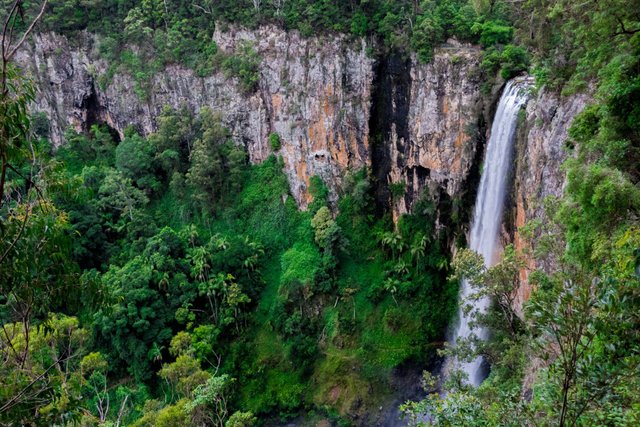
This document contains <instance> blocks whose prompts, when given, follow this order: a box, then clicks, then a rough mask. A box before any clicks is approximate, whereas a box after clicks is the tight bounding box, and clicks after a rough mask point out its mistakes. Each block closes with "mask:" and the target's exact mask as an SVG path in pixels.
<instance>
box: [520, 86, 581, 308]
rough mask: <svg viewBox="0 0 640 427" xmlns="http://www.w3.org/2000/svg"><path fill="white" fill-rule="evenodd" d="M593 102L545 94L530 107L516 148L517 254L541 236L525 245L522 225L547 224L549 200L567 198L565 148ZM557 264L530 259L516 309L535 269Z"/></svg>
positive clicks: (528, 290) (522, 274)
mask: <svg viewBox="0 0 640 427" xmlns="http://www.w3.org/2000/svg"><path fill="white" fill-rule="evenodd" d="M590 100H591V97H590V96H589V95H588V94H577V95H573V96H570V97H561V96H560V95H559V94H556V93H551V92H547V91H545V90H542V91H541V92H540V93H539V94H538V95H537V97H536V98H534V99H532V100H531V101H529V103H528V105H527V109H526V119H525V121H524V123H523V124H522V129H521V132H520V135H519V138H518V144H517V153H516V159H517V160H516V162H517V166H516V173H515V175H516V176H515V187H514V197H513V199H514V206H513V207H512V210H513V213H512V215H511V218H512V220H513V222H514V224H513V226H514V227H513V229H514V233H513V241H514V245H515V247H516V249H518V250H523V249H529V250H531V249H535V245H536V240H537V239H536V237H539V236H533V239H532V241H531V242H525V240H524V239H523V238H522V236H521V234H520V232H518V227H522V226H523V225H525V224H526V223H528V222H529V221H531V220H534V219H537V220H544V219H545V218H546V212H545V209H544V206H543V202H544V200H545V198H547V197H549V196H555V197H560V196H561V195H562V192H563V190H564V185H565V180H566V176H565V173H564V172H563V171H562V169H561V165H562V163H563V162H564V161H565V160H566V158H567V153H566V152H565V150H564V147H565V141H566V139H567V136H568V135H567V131H568V129H569V127H570V126H571V123H572V122H573V119H574V118H575V117H576V115H578V114H579V113H580V112H581V111H582V110H583V109H584V107H585V106H586V105H587V104H588V103H589V101H590ZM529 245H533V246H534V247H529ZM555 262H556V260H554V259H553V258H552V257H545V258H544V259H541V260H539V261H537V262H535V261H534V260H533V259H529V260H528V261H527V266H526V268H524V269H523V270H522V271H521V272H520V286H519V288H518V289H517V298H516V308H517V310H518V311H519V312H520V313H522V306H523V304H524V302H526V301H527V300H528V299H529V296H530V295H531V291H532V288H531V286H530V284H529V280H528V278H529V273H530V272H531V271H533V270H534V269H542V270H544V271H552V269H553V268H554V265H555Z"/></svg>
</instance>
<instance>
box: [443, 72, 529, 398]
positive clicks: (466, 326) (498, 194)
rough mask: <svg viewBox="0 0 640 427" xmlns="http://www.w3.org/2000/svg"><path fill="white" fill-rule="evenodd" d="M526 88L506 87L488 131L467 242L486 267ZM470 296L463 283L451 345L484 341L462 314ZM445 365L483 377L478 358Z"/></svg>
mask: <svg viewBox="0 0 640 427" xmlns="http://www.w3.org/2000/svg"><path fill="white" fill-rule="evenodd" d="M527 87H528V82H527V80H526V79H515V80H511V81H509V82H508V83H507V85H506V87H505V89H504V92H503V93H502V97H501V98H500V102H499V104H498V110H497V111H496V115H495V117H494V120H493V125H492V127H491V136H490V138H489V143H488V145H487V154H486V157H485V161H484V170H483V172H482V178H481V180H480V187H479V189H478V195H477V197H476V205H475V211H474V213H473V220H472V226H471V235H470V238H469V247H470V249H472V250H474V251H475V252H477V253H479V254H480V255H482V256H483V258H484V263H485V265H486V266H487V267H490V266H492V265H494V264H495V263H496V262H497V261H498V259H499V256H500V254H499V252H500V250H501V247H500V244H499V243H498V232H499V227H500V223H501V222H502V213H503V208H504V200H505V194H506V191H507V190H508V186H507V177H508V176H509V171H510V169H511V163H512V151H513V142H514V140H515V133H516V125H517V121H518V111H520V108H521V107H522V106H523V105H524V104H525V103H526V102H527V98H528V94H527V92H528V91H527V90H526V89H527ZM470 294H471V286H470V284H469V283H468V282H467V281H466V280H464V281H463V282H462V284H461V287H460V303H459V306H460V308H458V324H457V327H456V329H455V331H454V332H453V335H452V337H451V340H450V341H451V343H452V344H453V345H455V344H456V343H457V342H458V340H459V339H461V338H463V339H464V338H468V337H469V336H471V334H472V333H475V335H476V336H477V337H478V338H480V339H482V340H486V339H487V338H488V334H489V331H488V330H487V328H484V327H479V326H476V327H475V328H474V329H473V331H472V329H471V327H470V322H471V320H472V319H471V316H470V315H469V314H465V312H464V311H463V310H462V307H463V305H464V304H465V302H466V301H468V298H469V295H470ZM489 304H490V301H489V299H488V298H482V299H480V300H478V301H473V310H472V312H473V311H476V310H477V311H479V312H480V313H484V312H486V310H487V308H488V307H489ZM446 365H449V367H450V368H451V367H454V368H459V369H462V370H463V371H464V372H465V373H466V374H467V376H468V378H469V383H470V384H471V385H473V386H478V385H479V384H480V383H481V382H482V380H484V378H485V376H486V374H485V372H484V369H483V363H482V358H481V357H478V358H476V359H475V360H473V361H472V362H468V363H467V362H460V361H457V360H454V361H448V362H447V364H446ZM446 365H445V366H446ZM451 365H453V366H451ZM445 369H446V368H445Z"/></svg>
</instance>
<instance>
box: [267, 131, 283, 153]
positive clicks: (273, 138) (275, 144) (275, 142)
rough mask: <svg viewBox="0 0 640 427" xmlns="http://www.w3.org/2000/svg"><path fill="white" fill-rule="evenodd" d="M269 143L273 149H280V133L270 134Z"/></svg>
mask: <svg viewBox="0 0 640 427" xmlns="http://www.w3.org/2000/svg"><path fill="white" fill-rule="evenodd" d="M269 145H270V146H271V149H272V150H273V151H278V150H279V149H280V146H281V141H280V135H278V134H277V133H275V132H272V133H271V134H269Z"/></svg>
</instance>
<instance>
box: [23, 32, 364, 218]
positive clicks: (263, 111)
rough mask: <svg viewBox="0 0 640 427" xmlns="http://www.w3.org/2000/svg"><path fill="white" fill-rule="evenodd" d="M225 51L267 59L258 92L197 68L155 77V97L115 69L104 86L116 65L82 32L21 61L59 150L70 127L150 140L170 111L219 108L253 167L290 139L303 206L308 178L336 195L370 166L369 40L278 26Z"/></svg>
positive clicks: (294, 185)
mask: <svg viewBox="0 0 640 427" xmlns="http://www.w3.org/2000/svg"><path fill="white" fill-rule="evenodd" d="M214 39H215V40H216V42H217V44H218V46H219V47H220V48H221V49H222V50H224V51H225V52H229V53H232V52H234V51H235V49H236V47H237V46H238V44H239V43H241V42H243V41H249V42H250V43H252V44H253V45H254V48H255V50H256V51H257V52H258V54H259V56H260V58H261V63H260V67H259V71H260V78H259V82H258V90H257V91H256V92H255V93H252V94H248V95H247V94H244V93H243V92H242V91H241V90H240V88H239V84H238V82H237V81H236V79H228V78H226V77H225V76H224V75H223V74H222V73H221V72H217V73H214V74H213V75H212V76H210V77H206V78H200V77H198V76H196V75H195V74H194V72H193V71H192V70H189V69H186V68H184V67H181V66H178V65H171V66H168V67H167V68H166V69H165V70H164V71H163V72H160V73H156V74H154V75H153V76H152V77H151V81H150V82H148V83H149V91H148V92H149V93H148V98H147V99H141V98H140V97H139V96H138V95H137V94H136V91H135V90H134V89H135V81H134V79H133V78H132V77H131V76H130V75H129V74H128V73H125V72H116V73H115V75H114V76H113V78H112V79H111V82H110V84H109V85H108V86H107V87H105V88H100V87H99V85H98V84H97V77H98V76H99V75H102V74H104V73H106V72H107V70H108V64H107V63H106V62H105V61H104V60H102V59H100V58H99V57H98V54H97V53H96V50H97V44H98V43H99V41H98V40H97V39H96V38H95V36H93V35H91V34H83V35H82V36H81V37H80V38H79V39H78V40H74V42H73V44H71V43H70V42H69V40H67V39H66V38H65V37H63V36H59V35H56V34H41V35H37V36H36V37H35V42H34V43H33V45H31V46H29V47H27V48H26V49H24V50H23V51H22V52H20V55H19V57H18V62H19V63H20V64H21V65H22V66H23V67H24V68H25V69H26V70H27V73H28V74H29V75H31V76H32V78H33V79H34V80H35V82H36V86H37V88H38V96H37V102H36V105H35V107H34V110H36V111H42V112H45V113H46V114H47V116H48V117H49V119H50V135H51V139H52V141H53V143H54V144H56V145H58V144H60V143H62V142H63V134H64V131H65V129H66V128H67V127H68V126H71V127H73V128H75V129H76V130H79V131H80V130H83V129H84V130H86V129H87V128H88V127H90V125H91V124H92V123H93V122H104V123H107V124H108V125H109V126H111V127H112V128H113V129H115V130H116V131H118V132H119V133H120V134H121V135H122V134H123V131H124V129H125V128H126V127H127V126H128V125H131V124H132V125H135V126H136V128H137V129H138V130H139V131H141V132H142V133H144V134H148V133H150V132H153V131H154V130H155V129H156V118H157V117H158V115H159V114H160V112H161V111H162V109H163V108H164V107H165V106H166V105H169V106H172V107H174V108H179V107H181V106H183V105H186V106H187V107H188V108H190V109H191V110H193V111H196V112H197V111H198V110H199V109H200V108H202V107H204V106H208V107H210V108H212V109H213V110H215V111H220V112H221V113H222V115H223V120H224V122H225V124H226V125H227V126H228V127H229V129H230V130H231V132H232V134H233V136H234V139H235V140H236V141H238V142H241V143H242V144H244V145H245V147H246V149H247V152H248V154H249V158H250V161H251V162H254V163H258V162H261V161H262V160H264V159H265V158H266V157H267V156H268V155H269V154H270V153H271V148H270V147H269V145H268V143H267V138H268V135H269V134H270V133H271V132H277V133H278V134H279V135H280V137H281V140H282V149H281V151H280V153H279V154H280V155H282V156H283V158H284V161H285V165H286V166H285V171H286V173H287V176H288V177H289V182H290V184H291V192H292V194H293V195H294V197H295V198H296V201H297V202H298V204H299V205H300V206H301V207H305V206H306V205H307V203H308V201H309V193H308V191H307V188H308V183H309V178H310V177H311V176H313V175H319V176H320V177H322V178H323V179H324V181H325V182H326V183H327V184H328V186H329V188H330V189H331V196H332V197H333V198H334V199H335V198H336V197H337V189H338V188H339V187H340V184H341V182H342V178H343V177H344V175H345V171H346V170H349V169H357V168H360V167H363V166H366V165H367V164H369V157H370V156H369V127H368V126H369V109H370V93H371V83H372V80H373V79H372V72H373V70H372V60H371V59H369V58H368V56H367V55H366V51H365V45H364V43H362V42H353V41H349V42H347V41H346V40H345V39H344V38H343V37H338V36H336V37H314V38H302V37H301V36H300V35H299V34H298V33H297V32H285V31H283V30H280V29H278V28H275V27H263V28H261V29H259V30H255V31H245V30H233V29H232V30H229V31H226V32H216V34H215V35H214Z"/></svg>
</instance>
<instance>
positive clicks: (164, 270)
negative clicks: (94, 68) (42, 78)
mask: <svg viewBox="0 0 640 427" xmlns="http://www.w3.org/2000/svg"><path fill="white" fill-rule="evenodd" d="M30 6H33V4H32V2H25V5H24V8H25V10H26V11H27V15H29V7H30ZM638 10H640V4H638V2H637V0H633V1H632V2H627V1H622V0H606V1H600V2H595V1H593V2H590V1H587V2H583V3H579V4H578V3H575V2H570V1H568V0H567V1H565V0H562V1H545V0H528V1H525V2H508V1H484V0H472V1H466V0H427V1H422V2H419V1H408V0H402V1H390V0H369V1H353V2H332V1H326V0H321V1H308V0H288V1H285V0H273V1H265V2H262V1H258V0H252V1H251V2H249V1H246V0H245V1H229V0H223V1H208V0H204V1H202V2H195V3H184V2H176V1H172V0H163V1H159V0H144V1H142V2H132V1H127V0H118V1H106V0H90V1H84V0H83V1H78V0H63V1H54V2H51V3H50V4H49V6H48V7H47V13H46V14H45V15H44V16H45V17H44V21H43V26H44V28H45V29H50V30H54V31H58V32H62V33H64V34H68V35H77V34H79V32H80V31H82V30H85V29H86V30H89V31H91V32H94V33H97V34H99V35H100V37H99V43H98V46H96V48H97V50H98V51H99V53H100V55H101V56H102V57H103V58H104V59H105V60H107V61H108V63H109V70H108V72H107V73H106V74H105V75H102V76H98V81H99V82H100V84H102V85H106V84H108V83H109V80H110V78H111V77H112V76H113V75H114V73H116V72H117V71H125V72H128V73H130V74H131V75H132V76H133V78H134V82H135V87H134V90H135V91H136V92H137V93H138V95H139V96H140V97H141V98H145V97H147V96H148V91H147V90H148V85H149V82H150V79H151V77H152V76H153V74H154V73H155V72H157V71H158V70H160V69H162V68H163V67H164V66H165V65H167V64H170V63H183V64H185V65H187V66H189V67H192V68H193V69H194V70H195V71H196V72H197V73H198V74H199V75H202V76H204V75H208V74H210V73H212V72H214V71H221V72H223V73H224V74H225V75H226V76H227V77H228V78H232V79H237V82H238V83H239V87H240V88H241V89H242V90H243V91H244V92H246V93H252V92H254V91H256V90H258V89H259V87H258V84H259V66H260V62H261V58H260V56H259V54H258V53H257V52H256V47H255V46H254V45H251V44H250V43H245V44H241V45H240V46H238V48H237V50H236V51H235V52H222V51H220V50H219V49H218V46H216V44H215V43H214V42H213V41H212V38H211V35H212V34H213V32H214V31H215V30H216V28H225V26H228V25H242V26H246V27H249V28H254V27H257V26H261V25H265V24H275V25H279V26H282V27H284V28H286V29H289V30H291V29H293V30H298V31H300V32H301V33H302V34H303V35H304V36H312V35H314V34H317V33H327V32H341V33H348V34H350V35H351V36H353V37H365V38H366V39H367V41H368V42H369V44H370V45H371V46H376V48H377V50H376V54H386V53H388V52H389V51H392V52H394V53H398V52H400V53H404V54H406V53H407V52H410V51H413V52H415V54H416V55H417V57H418V58H419V59H420V60H422V61H425V62H428V61H430V60H431V58H432V56H433V50H434V48H435V47H436V46H438V45H439V44H441V43H444V42H446V41H447V39H448V38H450V37H453V38H456V39H458V40H460V41H467V42H472V43H476V44H479V45H481V46H482V48H483V50H484V53H483V55H484V56H483V60H482V68H483V70H484V72H485V74H486V77H487V82H486V83H485V88H487V89H491V88H492V85H493V84H494V83H495V81H494V79H493V77H494V76H497V75H498V74H499V75H500V77H501V78H503V79H509V78H511V77H513V76H515V75H517V74H519V73H521V72H522V71H525V70H527V69H528V68H529V67H530V64H533V72H534V74H535V75H536V78H537V81H538V85H539V86H543V85H546V88H547V90H558V91H560V90H562V93H564V94H569V93H573V92H575V91H578V90H584V89H588V90H590V91H591V92H592V93H593V95H594V102H593V104H592V105H591V106H589V107H587V108H586V109H585V110H584V111H583V112H582V113H581V114H580V115H579V116H578V117H577V119H576V120H575V122H574V123H573V126H572V127H571V129H570V132H569V136H570V138H569V139H568V140H567V143H566V149H567V150H568V152H569V153H570V156H569V160H568V161H567V162H566V164H565V170H566V172H567V177H568V180H567V186H566V193H565V195H564V197H563V198H561V199H559V200H555V199H549V200H540V201H539V203H540V204H541V205H542V204H543V205H544V206H545V207H546V211H547V217H546V218H545V220H544V221H537V222H534V223H531V224H528V225H527V226H526V227H524V228H523V229H521V230H520V232H521V235H522V237H523V238H524V239H525V240H527V239H528V240H529V241H530V242H532V243H531V245H530V246H528V247H527V249H528V252H527V253H524V254H521V253H517V252H516V251H515V250H514V249H513V248H511V247H507V248H506V250H505V253H504V255H503V260H502V262H501V263H499V264H498V265H496V266H495V267H492V268H491V269H484V268H483V267H482V260H481V259H479V257H478V256H477V255H476V254H474V253H472V252H470V251H465V250H461V251H459V253H458V256H457V257H456V258H455V259H454V262H453V267H454V273H455V274H454V275H453V276H452V277H451V278H450V279H447V274H448V273H449V271H448V269H449V259H448V255H447V252H446V249H445V248H446V245H447V244H448V243H450V241H451V240H452V239H450V236H451V235H450V234H447V233H450V232H451V230H448V231H447V230H444V231H443V230H441V229H438V228H436V225H435V224H436V218H437V216H438V213H437V212H436V207H435V206H433V202H432V199H431V198H430V197H429V195H428V194H423V195H422V197H421V198H420V199H419V200H418V201H417V202H416V204H415V205H414V209H413V212H414V213H413V214H410V215H405V216H403V217H401V218H400V219H399V221H398V223H397V224H393V223H392V221H391V220H390V218H389V217H388V216H386V215H381V214H378V213H376V210H375V208H374V202H373V197H372V195H373V194H374V189H373V186H374V185H377V184H376V183H375V182H373V180H372V179H371V177H370V175H369V171H367V170H359V171H352V172H351V175H350V176H348V177H347V178H346V179H345V186H344V188H343V189H341V192H340V194H338V195H337V196H339V197H338V201H337V202H335V203H330V202H329V200H333V198H331V197H330V196H331V195H330V193H329V189H328V188H327V186H326V185H325V184H324V183H323V181H322V179H321V178H320V177H317V176H315V177H313V178H312V179H311V180H310V182H309V188H310V190H311V194H312V196H313V200H312V201H311V203H310V205H309V207H308V210H307V211H300V210H299V209H298V208H297V206H296V204H295V201H294V200H293V197H291V195H290V194H289V190H288V182H287V179H286V176H285V175H284V173H283V171H282V168H283V163H282V160H281V159H280V158H278V157H277V154H278V152H279V150H280V148H281V144H282V141H281V140H280V137H279V135H278V134H276V133H272V134H271V135H270V136H269V139H268V142H269V145H270V148H271V150H272V151H273V155H272V156H271V157H269V158H268V159H267V160H265V161H264V162H263V163H262V164H259V165H249V164H248V162H247V155H246V152H245V150H244V149H243V148H242V147H241V146H239V145H238V144H237V141H234V140H233V139H232V138H231V135H230V133H229V131H228V130H227V129H226V128H225V127H224V125H223V124H222V121H221V117H220V114H218V113H217V112H214V111H211V110H209V109H207V108H203V109H202V110H201V111H200V113H199V115H198V116H193V115H192V114H191V113H190V112H189V111H188V110H187V109H186V108H183V109H181V110H180V111H174V110H171V109H168V108H167V109H165V110H164V111H163V113H162V115H161V116H160V117H158V120H157V122H158V130H157V132H156V133H154V134H152V135H149V136H148V137H142V136H140V135H138V134H136V132H135V131H133V130H132V129H127V130H126V131H125V135H124V137H123V138H122V140H119V139H114V135H113V134H112V133H111V132H109V130H108V129H106V128H104V127H101V126H99V125H97V126H94V127H93V128H92V129H91V131H90V132H89V133H88V134H78V133H75V132H69V133H68V134H67V135H66V144H65V145H64V146H63V147H62V148H60V149H59V150H58V151H57V152H56V153H55V154H53V153H52V152H51V149H50V147H49V146H48V143H47V141H46V137H47V135H46V129H47V126H46V118H43V117H41V116H39V115H37V116H34V117H32V118H30V117H29V115H28V114H27V112H26V106H27V104H28V102H30V101H31V100H32V99H33V97H34V93H33V91H32V90H31V89H30V86H29V85H23V84H22V82H21V81H20V78H19V73H18V72H17V71H16V70H15V69H14V68H13V67H12V66H11V64H8V67H7V69H6V71H5V76H4V77H6V80H3V82H2V85H3V86H2V90H1V91H0V96H1V98H0V117H1V118H2V120H1V121H0V154H1V159H0V160H2V164H1V166H2V188H1V189H0V237H1V239H0V291H1V292H0V322H1V324H2V330H1V331H0V355H1V356H2V357H1V360H0V386H1V387H0V423H5V424H34V425H54V424H57V425H65V424H66V425H69V424H73V423H80V424H82V425H97V424H101V425H114V424H115V425H121V424H124V425H136V426H182V425H189V424H193V425H214V426H238V427H239V426H251V425H255V424H257V423H262V422H265V420H269V419H271V420H274V419H275V420H279V421H286V420H287V419H290V418H293V417H296V416H297V415H299V414H303V413H304V414H307V415H308V416H309V418H310V419H313V416H314V414H320V415H321V416H323V417H325V418H327V419H330V420H332V421H334V422H336V423H342V424H349V423H350V422H351V421H353V420H354V419H355V418H356V417H357V418H358V420H359V421H362V420H365V421H364V422H365V423H366V422H367V421H368V419H367V418H366V417H367V416H368V415H371V414H370V413H366V412H364V411H370V410H371V408H377V407H379V406H380V405H386V404H387V403H388V398H390V393H391V392H392V382H393V378H392V377H393V373H394V370H395V369H396V368H398V367H403V366H426V365H429V364H430V362H432V361H433V360H434V359H435V358H436V355H435V354H436V349H438V348H440V347H441V342H442V340H443V335H444V330H445V328H446V325H447V322H448V321H449V319H450V317H451V315H452V312H453V311H454V310H455V308H454V302H455V298H456V288H457V280H458V279H460V278H461V277H466V278H467V279H469V280H470V281H471V282H472V284H473V285H474V286H475V295H473V298H479V297H484V296H489V297H490V298H491V300H492V301H493V305H492V307H491V310H490V311H489V312H488V313H487V314H485V315H478V316H477V318H476V321H477V322H480V323H484V324H486V325H488V326H489V327H490V328H491V330H492V337H491V339H490V340H488V341H486V342H481V341H478V340H470V342H469V343H466V344H467V345H460V346H458V348H456V349H447V350H446V352H449V353H455V354H457V355H458V357H461V358H465V357H473V356H475V355H477V354H482V355H483V356H484V357H485V358H486V360H488V361H489V362H490V364H491V366H492V369H491V373H490V376H489V378H488V379H487V380H486V381H485V382H484V383H483V384H482V386H481V387H479V388H478V389H476V390H473V389H470V388H469V387H467V386H466V385H465V382H464V378H462V377H461V376H460V375H459V374H458V373H452V374H451V375H450V376H449V378H448V381H447V382H446V383H445V384H444V385H443V387H444V388H446V389H447V390H448V394H447V396H446V397H444V398H441V396H440V395H438V390H437V387H436V385H437V384H436V382H435V380H434V378H433V377H432V376H431V375H426V377H425V380H426V381H425V385H426V386H427V389H428V391H429V396H428V397H427V398H426V399H425V400H423V401H421V402H417V403H408V404H407V405H405V407H404V409H405V411H406V412H407V414H408V415H409V416H410V421H412V422H413V423H416V424H419V423H420V422H421V420H424V418H423V417H421V416H420V415H421V414H422V413H424V412H425V411H428V412H429V414H430V415H431V419H430V421H431V422H432V423H433V424H436V425H482V426H486V425H491V426H493V425H562V426H564V425H622V426H627V425H628V426H634V425H638V424H639V423H640V408H639V407H638V402H637V396H638V395H639V394H640V379H639V377H638V370H639V367H640V336H639V335H638V333H639V332H638V331H640V319H639V317H638V313H640V293H639V292H638V289H640V276H639V272H640V252H639V249H638V248H639V247H640V224H639V223H638V222H639V219H638V218H639V217H640V189H639V186H638V185H639V184H638V180H639V179H640V172H639V171H638V164H639V162H640V78H639V77H638V76H639V74H640V38H639V37H640V17H638ZM105 17H109V19H105ZM16 22H17V21H16ZM16 25H17V28H18V29H22V27H24V23H18V24H16ZM612 46H615V47H616V48H615V49H612V48H611V47H612ZM7 81H8V82H9V83H10V84H9V85H7ZM389 190H390V193H391V194H392V196H393V197H394V198H399V197H402V196H403V194H404V193H405V190H406V187H405V184H404V183H399V184H396V185H393V186H392V187H391V188H390V189H389ZM445 234H447V236H446V237H448V238H449V240H450V241H445ZM534 238H535V239H534ZM533 242H535V244H534V243H533ZM523 256H526V257H529V259H531V258H532V257H533V258H535V259H537V260H538V261H545V262H546V265H551V266H554V268H553V269H551V270H549V269H547V270H546V271H534V272H532V273H531V275H530V279H531V283H533V284H534V285H535V291H534V292H533V295H532V297H531V300H530V301H529V303H528V304H527V306H526V307H525V309H524V316H523V317H519V316H518V313H516V311H515V309H514V294H513V289H514V286H515V284H516V283H517V280H518V275H519V274H520V271H521V268H522V267H523V265H524V260H523ZM110 423H111V424H110Z"/></svg>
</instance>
